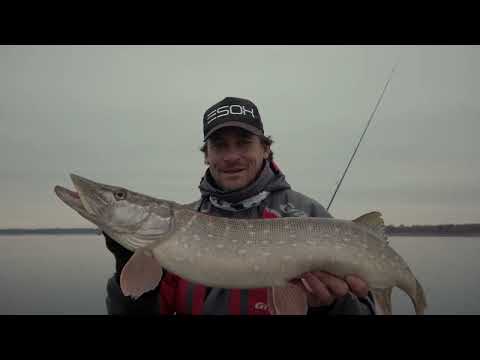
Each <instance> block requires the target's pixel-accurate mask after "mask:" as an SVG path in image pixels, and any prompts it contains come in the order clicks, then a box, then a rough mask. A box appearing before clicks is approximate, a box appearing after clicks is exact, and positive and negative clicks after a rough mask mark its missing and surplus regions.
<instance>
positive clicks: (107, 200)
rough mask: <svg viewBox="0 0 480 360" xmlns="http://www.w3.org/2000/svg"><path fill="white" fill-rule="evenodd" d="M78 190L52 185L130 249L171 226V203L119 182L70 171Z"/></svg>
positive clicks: (86, 215) (80, 212) (66, 200)
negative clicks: (137, 191) (82, 175)
mask: <svg viewBox="0 0 480 360" xmlns="http://www.w3.org/2000/svg"><path fill="white" fill-rule="evenodd" d="M70 178H71V179H72V182H73V185H74V187H75V189H76V190H77V192H74V191H70V190H68V189H65V188H63V187H61V186H56V187H55V193H56V194H57V196H58V197H59V198H60V199H61V200H62V201H63V202H65V203H66V204H67V205H68V206H70V207H71V208H73V209H74V210H75V211H77V212H78V213H79V214H80V215H81V216H83V217H84V218H86V219H87V220H89V221H90V222H92V223H94V224H95V225H97V226H98V227H99V228H100V229H101V230H103V231H105V232H106V233H107V234H109V235H110V236H111V237H112V238H113V239H114V240H115V241H117V242H119V243H120V244H121V245H123V246H124V247H126V248H128V249H130V250H136V249H137V248H139V247H143V246H145V245H149V244H150V243H153V242H155V241H157V240H159V239H161V238H162V237H164V236H166V235H167V234H168V233H169V232H170V231H171V230H172V228H173V220H174V217H173V205H172V203H171V202H169V201H166V200H160V199H156V198H152V197H149V196H147V195H143V194H140V193H136V192H134V191H131V190H129V189H126V188H124V187H120V186H114V185H107V184H101V183H97V182H95V181H92V180H89V179H86V178H84V177H81V176H78V175H75V174H71V175H70Z"/></svg>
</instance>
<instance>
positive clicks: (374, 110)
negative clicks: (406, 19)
mask: <svg viewBox="0 0 480 360" xmlns="http://www.w3.org/2000/svg"><path fill="white" fill-rule="evenodd" d="M397 65H398V62H397V63H396V64H395V65H394V66H393V68H392V71H391V73H390V76H389V77H388V80H387V82H386V83H385V86H384V88H383V91H382V93H381V95H380V97H379V98H378V101H377V104H376V105H375V108H374V109H373V111H372V113H371V114H370V118H369V119H368V122H367V125H366V126H365V129H364V130H363V133H362V136H360V140H359V141H358V144H357V146H356V147H355V150H354V151H353V154H352V156H351V158H350V161H349V162H348V165H347V167H346V168H345V171H344V172H343V175H342V178H341V179H340V181H339V182H338V185H337V188H336V189H335V192H334V193H333V196H332V198H331V199H330V202H329V203H328V206H327V211H328V210H329V209H330V205H332V202H333V199H335V195H336V194H337V191H338V189H339V188H340V185H341V184H342V181H343V178H344V177H345V174H346V173H347V171H348V168H349V167H350V164H351V163H352V160H353V158H354V157H355V154H356V153H357V150H358V147H359V146H360V143H361V142H362V139H363V136H364V135H365V133H366V132H367V129H368V127H369V125H370V123H371V122H372V119H373V116H374V115H375V113H376V112H377V108H378V106H379V105H380V102H381V101H382V98H383V95H384V94H385V91H386V90H387V87H388V84H389V83H390V80H392V76H393V73H394V71H395V68H396V67H397Z"/></svg>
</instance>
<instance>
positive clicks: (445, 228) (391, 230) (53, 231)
mask: <svg viewBox="0 0 480 360" xmlns="http://www.w3.org/2000/svg"><path fill="white" fill-rule="evenodd" d="M385 231H386V233H387V235H389V236H401V235H416V236H435V235H437V236H438V235H446V236H447V235H451V236H480V224H446V225H411V226H405V225H403V224H402V225H400V226H394V225H387V226H386V227H385ZM95 234H97V235H98V234H100V232H99V230H98V229H96V228H63V229H61V228H60V229H59V228H45V229H0V235H95Z"/></svg>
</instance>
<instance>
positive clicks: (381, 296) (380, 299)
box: [372, 287, 392, 315]
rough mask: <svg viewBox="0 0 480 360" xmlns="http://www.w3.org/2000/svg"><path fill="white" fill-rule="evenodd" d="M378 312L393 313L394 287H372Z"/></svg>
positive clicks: (383, 313) (382, 313)
mask: <svg viewBox="0 0 480 360" xmlns="http://www.w3.org/2000/svg"><path fill="white" fill-rule="evenodd" d="M372 294H373V297H374V298H375V305H376V308H377V313H379V314H381V315H392V288H391V287H390V288H386V289H372Z"/></svg>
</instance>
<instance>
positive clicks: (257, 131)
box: [203, 121, 264, 141]
mask: <svg viewBox="0 0 480 360" xmlns="http://www.w3.org/2000/svg"><path fill="white" fill-rule="evenodd" d="M225 127H238V128H242V129H244V130H247V131H248V132H251V133H252V134H254V135H258V136H264V134H263V132H262V131H261V130H260V129H258V128H256V127H255V126H252V125H249V124H245V123H243V122H240V121H227V122H224V123H222V124H219V125H217V126H215V127H213V128H212V129H211V130H210V131H209V132H208V133H207V134H206V135H205V137H204V138H203V141H207V139H208V138H209V137H210V135H212V134H213V133H214V132H215V131H217V130H220V129H222V128H225Z"/></svg>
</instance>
